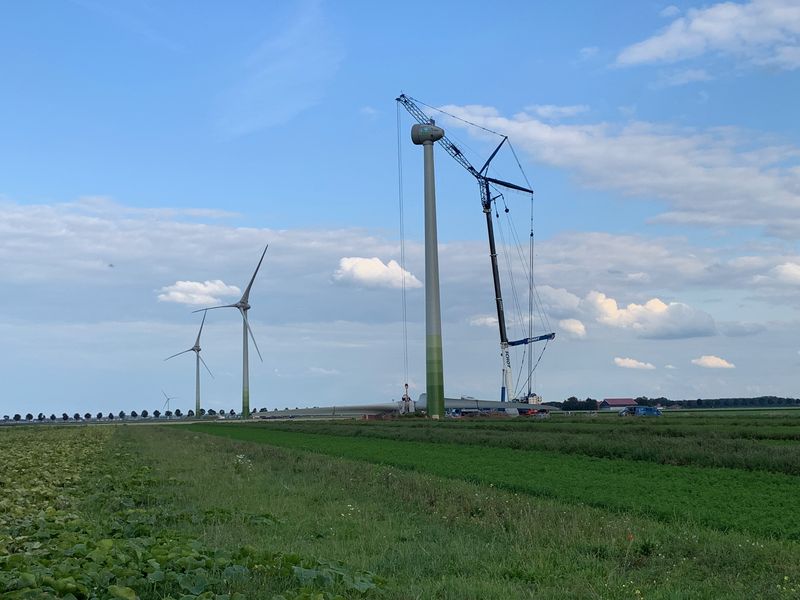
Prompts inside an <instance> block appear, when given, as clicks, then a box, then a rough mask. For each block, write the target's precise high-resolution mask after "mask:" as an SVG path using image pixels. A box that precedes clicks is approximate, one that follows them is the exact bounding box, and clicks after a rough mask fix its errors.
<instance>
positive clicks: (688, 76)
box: [654, 69, 711, 88]
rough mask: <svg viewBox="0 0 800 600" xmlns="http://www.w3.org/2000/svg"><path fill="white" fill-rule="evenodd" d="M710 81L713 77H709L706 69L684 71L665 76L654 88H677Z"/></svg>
mask: <svg viewBox="0 0 800 600" xmlns="http://www.w3.org/2000/svg"><path fill="white" fill-rule="evenodd" d="M710 79H711V75H709V74H708V72H706V70H705V69H684V70H682V71H674V72H672V73H665V74H663V75H662V76H661V77H660V78H659V79H658V81H657V82H656V83H655V85H654V87H655V88H662V87H677V86H681V85H686V84H687V83H695V82H698V81H709V80H710Z"/></svg>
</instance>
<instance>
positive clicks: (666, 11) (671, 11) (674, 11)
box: [658, 4, 681, 19]
mask: <svg viewBox="0 0 800 600" xmlns="http://www.w3.org/2000/svg"><path fill="white" fill-rule="evenodd" d="M658 14H659V16H661V17H664V18H665V19H671V18H672V17H677V16H678V15H679V14H681V9H680V8H678V7H677V6H675V5H674V4H670V5H669V6H665V7H664V8H663V9H661V12H659V13H658Z"/></svg>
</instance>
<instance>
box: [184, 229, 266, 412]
mask: <svg viewBox="0 0 800 600" xmlns="http://www.w3.org/2000/svg"><path fill="white" fill-rule="evenodd" d="M268 248H269V244H267V247H266V248H264V252H262V253H261V258H260V259H259V261H258V265H257V266H256V270H255V271H254V272H253V276H252V277H251V278H250V283H248V284H247V287H246V288H245V290H244V294H242V297H241V298H240V299H239V301H238V302H237V303H236V304H225V305H223V306H212V307H210V308H201V309H200V310H214V309H215V308H238V309H239V313H240V314H241V315H242V418H243V419H248V418H249V417H250V372H249V359H248V349H249V346H250V344H248V340H247V335H248V334H250V339H252V340H253V346H255V348H256V352H257V353H258V358H259V359H260V360H261V362H264V359H263V358H261V350H259V349H258V344H257V343H256V337H255V336H254V335H253V330H252V329H250V323H248V322H247V311H248V310H250V288H252V287H253V282H254V281H255V280H256V275H258V270H259V269H260V268H261V263H262V262H263V260H264V255H265V254H266V253H267V249H268ZM200 310H196V311H194V312H200Z"/></svg>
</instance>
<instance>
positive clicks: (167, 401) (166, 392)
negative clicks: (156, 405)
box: [161, 390, 169, 402]
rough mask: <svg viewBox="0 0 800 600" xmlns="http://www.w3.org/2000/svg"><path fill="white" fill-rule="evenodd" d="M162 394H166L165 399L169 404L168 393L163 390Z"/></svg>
mask: <svg viewBox="0 0 800 600" xmlns="http://www.w3.org/2000/svg"><path fill="white" fill-rule="evenodd" d="M161 393H162V394H164V398H166V399H167V402H169V396H167V392H165V391H164V390H161Z"/></svg>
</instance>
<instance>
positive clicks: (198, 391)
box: [162, 312, 214, 417]
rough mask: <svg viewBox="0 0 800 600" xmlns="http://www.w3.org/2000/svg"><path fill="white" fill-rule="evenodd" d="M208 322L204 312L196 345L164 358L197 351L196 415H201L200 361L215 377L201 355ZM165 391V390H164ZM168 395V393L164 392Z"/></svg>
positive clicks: (212, 375) (195, 375) (195, 372)
mask: <svg viewBox="0 0 800 600" xmlns="http://www.w3.org/2000/svg"><path fill="white" fill-rule="evenodd" d="M205 322H206V313H205V312H203V320H202V321H201V322H200V331H198V332H197V339H196V340H195V342H194V346H192V347H191V348H189V349H188V350H184V351H183V352H178V353H177V354H173V355H172V356H168V357H167V358H165V359H164V360H165V361H167V360H169V359H170V358H175V357H176V356H180V355H181V354H186V353H187V352H194V353H195V361H194V362H195V370H194V414H195V416H197V417H199V416H200V363H203V366H204V367H205V368H206V371H208V374H209V375H211V377H212V378H213V377H214V374H213V373H212V372H211V369H209V368H208V365H207V364H206V361H204V360H203V357H202V356H200V334H202V333H203V325H204V324H205ZM162 391H163V390H162ZM164 395H165V396H166V394H164Z"/></svg>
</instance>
